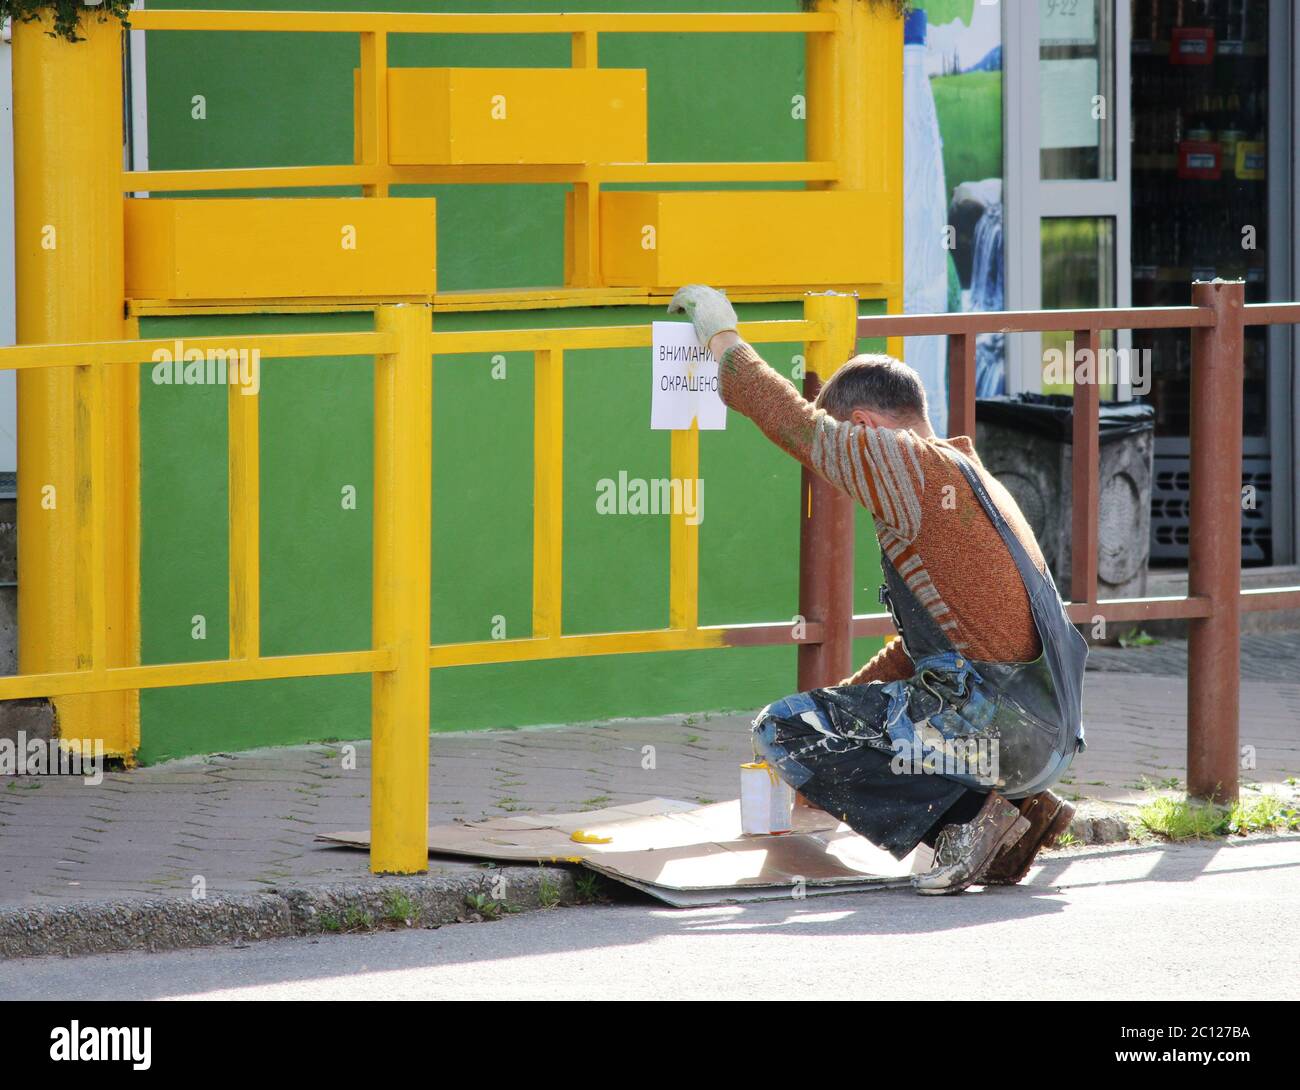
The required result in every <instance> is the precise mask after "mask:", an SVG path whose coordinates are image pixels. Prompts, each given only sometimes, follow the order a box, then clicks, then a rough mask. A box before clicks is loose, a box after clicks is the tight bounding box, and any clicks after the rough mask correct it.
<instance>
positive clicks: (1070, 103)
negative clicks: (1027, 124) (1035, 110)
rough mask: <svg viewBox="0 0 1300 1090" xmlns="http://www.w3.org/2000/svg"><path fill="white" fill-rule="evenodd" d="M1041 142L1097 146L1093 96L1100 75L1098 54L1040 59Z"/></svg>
mask: <svg viewBox="0 0 1300 1090" xmlns="http://www.w3.org/2000/svg"><path fill="white" fill-rule="evenodd" d="M1038 71H1039V118H1040V120H1039V141H1040V145H1041V146H1042V147H1044V148H1095V147H1096V146H1097V140H1098V136H1099V133H1100V123H1099V122H1098V120H1097V118H1095V117H1094V116H1093V112H1092V111H1093V101H1092V100H1093V96H1094V95H1096V94H1097V93H1098V90H1097V89H1098V87H1099V86H1100V76H1099V75H1098V71H1097V58H1096V57H1080V58H1078V59H1070V60H1064V61H1052V60H1048V61H1040V62H1039V65H1038Z"/></svg>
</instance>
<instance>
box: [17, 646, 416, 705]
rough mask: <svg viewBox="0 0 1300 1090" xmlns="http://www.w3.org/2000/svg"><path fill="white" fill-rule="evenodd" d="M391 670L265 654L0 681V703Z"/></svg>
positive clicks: (377, 660) (380, 657)
mask: <svg viewBox="0 0 1300 1090" xmlns="http://www.w3.org/2000/svg"><path fill="white" fill-rule="evenodd" d="M392 668H393V656H392V653H391V652H389V651H387V650H378V651H329V652H325V653H323V654H310V655H271V656H269V657H267V658H260V659H241V660H237V661H229V660H226V659H217V660H213V661H205V662H172V663H166V664H164V665H159V666H118V667H112V668H111V669H107V670H69V671H66V672H62V673H53V674H17V675H14V676H11V677H2V678H0V700H21V699H26V698H30V697H34V696H67V695H69V694H74V693H111V692H124V691H127V690H131V689H164V688H171V687H174V686H178V685H216V684H219V683H222V682H229V681H268V680H271V679H273V678H283V677H332V676H335V675H341V674H373V673H382V672H384V671H387V670H391V669H392Z"/></svg>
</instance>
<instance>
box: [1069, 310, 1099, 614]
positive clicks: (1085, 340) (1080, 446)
mask: <svg viewBox="0 0 1300 1090" xmlns="http://www.w3.org/2000/svg"><path fill="white" fill-rule="evenodd" d="M1098 344H1100V338H1099V336H1098V334H1097V332H1096V331H1095V330H1091V329H1081V330H1079V331H1078V332H1076V333H1075V335H1074V359H1073V360H1071V361H1070V367H1071V372H1070V373H1071V378H1072V381H1073V386H1074V415H1073V420H1072V424H1071V428H1072V431H1071V436H1070V437H1071V443H1070V459H1071V460H1070V594H1069V597H1070V600H1071V601H1072V602H1087V603H1088V604H1090V605H1091V604H1094V603H1096V601H1097V597H1098V594H1097V557H1098V553H1099V551H1100V548H1101V543H1100V533H1099V529H1098V528H1099V526H1100V518H1101V514H1100V512H1101V430H1100V427H1101V425H1100V418H1101V374H1100V371H1099V364H1098V353H1097V346H1098Z"/></svg>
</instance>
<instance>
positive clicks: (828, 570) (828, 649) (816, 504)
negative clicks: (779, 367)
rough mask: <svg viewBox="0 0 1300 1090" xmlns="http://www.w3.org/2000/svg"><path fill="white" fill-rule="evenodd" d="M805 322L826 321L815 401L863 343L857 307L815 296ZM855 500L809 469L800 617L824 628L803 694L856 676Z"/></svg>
mask: <svg viewBox="0 0 1300 1090" xmlns="http://www.w3.org/2000/svg"><path fill="white" fill-rule="evenodd" d="M804 318H805V320H807V321H810V322H822V323H825V324H826V326H827V329H828V331H829V333H828V336H827V339H826V340H823V341H814V342H811V343H810V344H809V345H808V350H807V363H806V366H805V371H804V383H803V394H804V397H806V398H808V399H809V400H810V401H811V400H812V399H813V398H815V397H816V396H817V391H818V390H820V389H821V387H822V382H823V381H824V380H825V379H828V378H830V376H831V375H832V374H834V373H835V371H836V370H837V369H838V368H839V367H840V366H841V365H842V364H843V363H845V362H846V361H847V360H848V359H849V358H850V357H851V356H852V355H853V353H854V348H855V346H856V344H857V325H858V301H857V299H855V298H854V297H853V296H851V295H832V294H827V295H810V296H807V297H806V298H805V299H804ZM853 515H854V512H853V501H852V500H851V499H850V498H849V497H848V496H847V495H846V494H845V493H843V492H841V491H839V490H838V489H836V488H833V487H831V485H829V484H827V483H826V481H824V480H823V479H822V478H821V477H819V476H817V475H816V474H815V473H812V472H811V471H810V470H808V469H804V470H803V475H802V479H801V481H800V485H799V615H800V616H801V617H803V618H804V620H805V621H806V622H808V623H809V624H813V623H819V624H821V626H822V632H823V636H822V641H821V642H820V643H803V644H800V645H799V679H798V686H799V690H800V691H801V692H805V691H807V690H808V689H816V688H820V687H822V686H825V685H836V684H838V683H839V682H841V681H843V680H844V679H845V678H846V677H848V676H849V675H850V674H851V673H852V672H853V526H854V523H853Z"/></svg>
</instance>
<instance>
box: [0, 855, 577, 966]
mask: <svg viewBox="0 0 1300 1090" xmlns="http://www.w3.org/2000/svg"><path fill="white" fill-rule="evenodd" d="M473 895H481V896H482V897H484V898H486V899H487V901H488V902H490V903H491V904H492V905H493V906H495V905H500V906H502V907H503V910H504V911H506V912H517V911H526V910H529V909H537V908H542V907H551V906H553V905H555V904H557V903H563V902H566V901H570V902H571V901H573V900H575V899H576V897H577V889H576V886H575V882H574V873H573V871H572V870H569V869H565V868H560V867H497V868H491V869H484V870H481V871H475V872H472V873H466V874H456V875H436V876H434V875H417V876H414V877H409V878H399V877H393V878H372V879H368V880H366V881H362V882H352V883H346V884H337V885H327V886H309V887H301V888H286V889H278V890H270V891H268V892H266V893H248V894H238V895H235V896H214V897H209V898H207V899H206V900H202V901H194V900H191V899H189V898H183V899H182V898H176V899H164V898H152V899H148V900H138V901H136V900H131V901H87V902H85V903H82V904H64V905H58V906H51V907H47V906H44V905H32V906H29V905H18V906H11V907H5V908H0V958H21V957H41V956H49V955H57V956H62V957H76V956H80V955H84V954H107V953H119V952H122V951H127V950H141V951H149V952H156V951H162V950H184V949H187V948H189V947H194V946H218V945H228V944H230V943H238V942H256V941H259V940H261V939H287V938H297V937H303V936H309V935H321V934H328V933H333V932H339V931H370V930H378V929H381V928H388V927H404V926H410V927H438V926H441V925H442V924H446V923H457V922H460V921H466V920H473V919H482V918H483V915H482V914H480V913H478V912H476V911H475V910H474V909H473V908H472V907H470V905H469V904H468V902H467V898H468V897H471V896H473Z"/></svg>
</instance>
